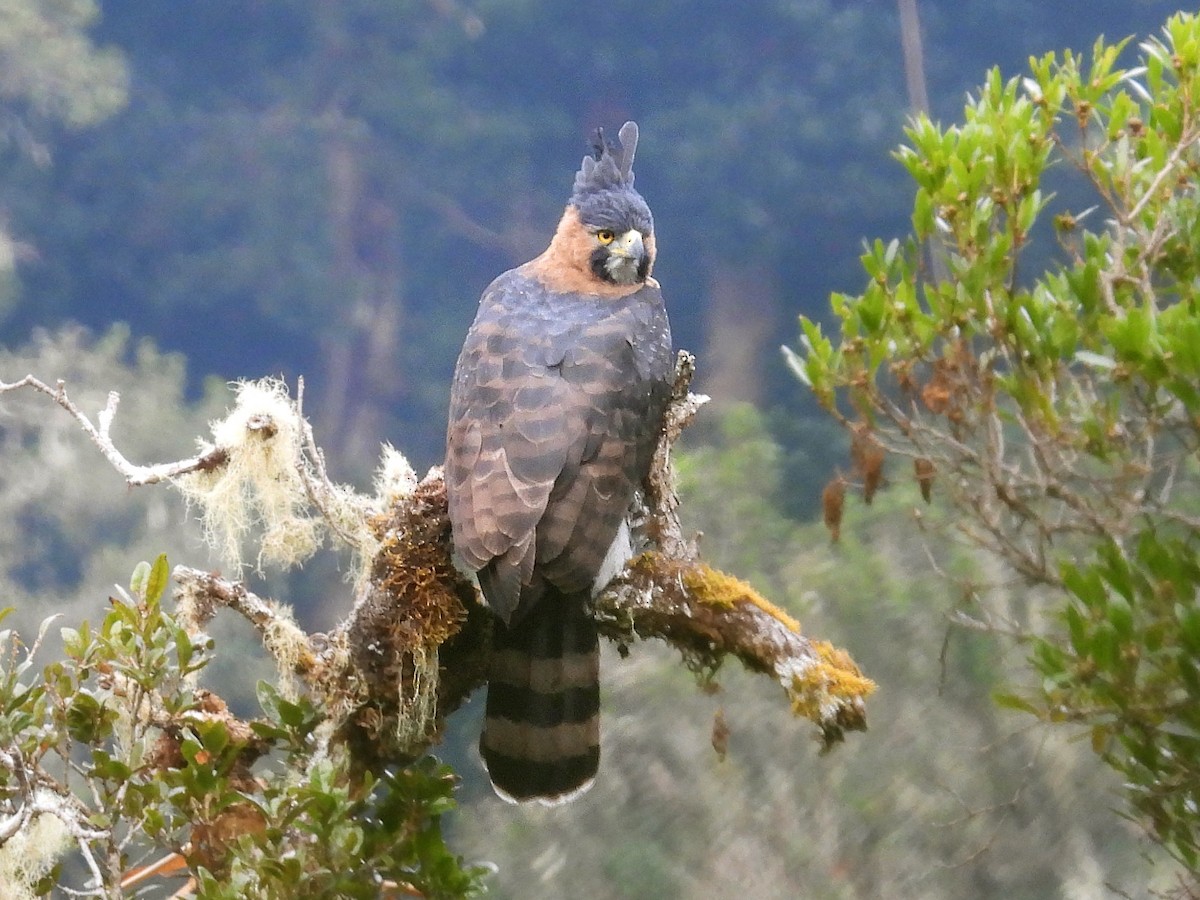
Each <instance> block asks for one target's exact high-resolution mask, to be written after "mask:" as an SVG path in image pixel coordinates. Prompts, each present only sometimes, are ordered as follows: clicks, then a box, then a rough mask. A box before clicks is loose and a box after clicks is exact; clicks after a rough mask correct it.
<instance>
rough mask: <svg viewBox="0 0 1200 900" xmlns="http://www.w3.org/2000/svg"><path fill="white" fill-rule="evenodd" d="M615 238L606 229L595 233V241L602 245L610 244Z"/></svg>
mask: <svg viewBox="0 0 1200 900" xmlns="http://www.w3.org/2000/svg"><path fill="white" fill-rule="evenodd" d="M615 238H616V235H615V234H613V233H612V232H611V231H610V230H609V229H607V228H603V229H601V230H600V231H597V232H596V240H598V241H599V242H600V243H602V244H611V243H612V242H613V240H614V239H615Z"/></svg>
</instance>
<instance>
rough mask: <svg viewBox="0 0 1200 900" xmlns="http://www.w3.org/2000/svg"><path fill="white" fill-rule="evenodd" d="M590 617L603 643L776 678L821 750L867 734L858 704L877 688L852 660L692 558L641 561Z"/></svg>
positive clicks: (655, 556)
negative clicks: (645, 645)
mask: <svg viewBox="0 0 1200 900" xmlns="http://www.w3.org/2000/svg"><path fill="white" fill-rule="evenodd" d="M596 617H597V619H598V620H599V621H600V623H601V631H602V633H603V634H605V635H606V636H608V637H610V638H613V639H615V640H625V641H628V640H629V638H630V637H631V636H634V635H636V636H637V637H640V638H643V639H644V638H658V639H660V640H663V641H666V642H667V643H669V644H671V645H672V646H674V647H676V648H677V649H678V650H679V651H680V652H681V653H682V654H683V656H684V659H685V660H686V661H687V662H688V664H689V665H690V666H692V667H693V668H695V669H697V670H699V671H711V670H714V669H716V667H717V666H719V665H720V664H721V663H722V661H723V660H724V658H725V657H727V656H732V657H735V658H736V659H738V660H739V661H740V662H741V663H742V664H743V665H744V666H745V667H746V668H747V669H749V670H750V671H752V672H761V673H764V674H767V675H770V676H772V677H774V678H775V679H776V680H777V681H778V682H779V683H780V684H781V685H782V686H783V689H784V692H785V695H786V697H787V699H788V700H789V702H790V703H791V707H792V711H793V712H794V713H796V714H797V715H800V716H803V717H805V718H807V719H809V720H811V721H812V722H813V723H814V724H816V725H817V726H818V727H819V728H820V729H821V734H822V737H823V740H824V743H825V746H826V748H828V747H829V746H831V745H832V744H833V743H834V742H836V741H840V740H841V739H842V737H843V736H844V733H845V732H846V731H860V730H863V729H865V728H866V708H865V705H864V702H863V701H864V700H865V698H866V697H867V696H868V695H870V694H871V693H872V692H873V691H874V690H875V685H874V683H873V682H871V681H870V680H869V679H868V678H866V677H864V676H863V674H862V672H861V671H860V670H859V668H858V666H857V665H855V663H854V661H853V660H852V659H851V658H850V656H849V655H848V654H847V653H846V652H845V651H843V650H839V649H837V648H835V647H833V646H832V645H831V644H829V643H827V642H825V641H814V640H811V639H809V638H807V637H805V636H804V635H803V634H802V633H801V631H800V623H799V622H797V621H796V620H795V619H794V618H792V617H791V616H790V615H788V614H787V613H786V612H784V611H783V610H782V609H780V608H779V607H777V606H775V605H774V604H772V603H771V602H770V601H768V600H767V599H766V598H764V597H763V596H762V595H761V594H759V593H758V592H757V591H755V590H754V588H752V587H751V586H750V585H748V584H747V583H746V582H744V581H741V580H740V579H737V578H734V577H732V576H730V575H727V574H725V573H724V572H721V571H719V570H717V569H714V568H712V567H711V566H709V565H707V564H706V563H704V562H702V561H700V560H698V559H689V558H678V557H676V558H672V557H670V556H667V555H666V554H664V553H661V552H657V551H647V552H645V553H643V554H641V555H640V556H638V557H637V558H636V559H634V560H632V561H631V562H630V564H629V565H628V567H627V568H626V570H625V572H624V573H623V574H622V575H621V576H620V577H619V578H618V579H617V580H616V581H615V582H614V583H613V584H612V585H610V586H609V588H608V589H607V590H606V591H605V592H604V593H603V594H601V596H600V597H599V598H598V599H597V605H596Z"/></svg>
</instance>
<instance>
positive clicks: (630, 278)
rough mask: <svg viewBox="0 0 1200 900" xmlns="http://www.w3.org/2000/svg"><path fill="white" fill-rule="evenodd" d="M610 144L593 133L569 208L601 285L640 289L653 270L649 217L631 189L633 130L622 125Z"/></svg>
mask: <svg viewBox="0 0 1200 900" xmlns="http://www.w3.org/2000/svg"><path fill="white" fill-rule="evenodd" d="M617 137H618V140H619V142H620V143H619V144H617V145H613V144H610V143H609V142H608V141H606V140H605V138H604V132H603V130H597V131H596V138H595V145H594V151H593V153H592V155H590V156H585V157H584V158H583V165H582V166H581V167H580V169H579V172H578V174H577V175H576V176H575V189H574V191H573V192H572V194H571V200H570V205H569V209H570V208H573V209H574V210H575V211H576V213H577V214H578V219H579V227H580V228H582V229H583V230H584V231H585V232H586V233H587V235H588V237H589V239H590V241H589V253H588V265H589V267H590V268H591V271H592V274H594V275H595V276H596V277H597V278H599V279H600V280H601V281H604V282H607V283H609V284H616V285H635V284H641V283H642V282H644V281H645V280H646V278H647V277H648V276H649V274H650V269H651V268H652V267H653V265H654V217H653V216H652V215H651V214H650V207H649V206H647V205H646V201H645V200H643V199H642V195H641V194H639V193H638V192H637V191H636V190H634V188H633V157H634V154H635V153H636V152H637V141H638V127H637V123H635V122H626V123H625V124H624V125H622V126H621V130H620V131H619V132H617Z"/></svg>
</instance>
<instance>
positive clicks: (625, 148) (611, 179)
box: [572, 122, 638, 201]
mask: <svg viewBox="0 0 1200 900" xmlns="http://www.w3.org/2000/svg"><path fill="white" fill-rule="evenodd" d="M617 139H618V141H619V143H617V144H613V143H611V142H609V141H608V140H606V139H605V137H604V129H603V128H597V129H596V134H595V137H594V139H593V143H592V154H591V155H590V156H585V157H584V158H583V164H582V165H581V166H580V167H579V172H578V174H576V176H575V188H574V191H573V194H572V200H573V201H575V200H577V199H578V198H580V196H581V195H584V194H594V193H598V192H600V191H607V190H615V189H620V188H632V187H633V157H634V154H635V153H637V142H638V127H637V123H636V122H626V123H625V124H624V125H622V126H621V130H620V131H618V132H617Z"/></svg>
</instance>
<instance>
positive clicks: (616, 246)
mask: <svg viewBox="0 0 1200 900" xmlns="http://www.w3.org/2000/svg"><path fill="white" fill-rule="evenodd" d="M608 252H609V253H611V254H612V255H613V256H619V257H621V258H622V259H633V260H637V261H638V262H641V259H642V256H644V255H645V253H646V246H645V243H644V242H643V240H642V233H641V232H640V231H638V230H637V229H636V228H633V229H630V230H629V231H627V232H625V233H624V234H620V235H617V237H615V238H614V239H613V242H612V243H611V244H609V245H608Z"/></svg>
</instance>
